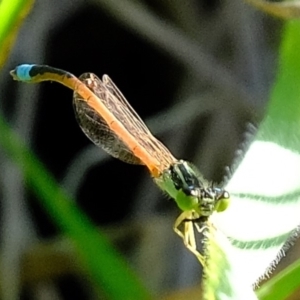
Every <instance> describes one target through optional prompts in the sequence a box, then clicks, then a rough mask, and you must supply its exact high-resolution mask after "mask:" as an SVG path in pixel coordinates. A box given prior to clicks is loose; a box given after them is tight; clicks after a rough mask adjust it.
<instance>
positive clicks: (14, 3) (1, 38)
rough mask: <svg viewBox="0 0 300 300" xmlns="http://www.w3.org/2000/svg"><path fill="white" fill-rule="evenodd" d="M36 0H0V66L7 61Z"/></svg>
mask: <svg viewBox="0 0 300 300" xmlns="http://www.w3.org/2000/svg"><path fill="white" fill-rule="evenodd" d="M33 3H34V0H2V1H0V20H1V21H0V68H1V67H2V66H3V64H4V63H5V61H6V59H7V57H8V54H9V52H10V49H11V47H12V46H13V44H14V42H15V40H16V37H17V34H18V32H19V29H20V27H21V25H22V23H23V21H24V19H25V18H26V16H27V15H28V14H29V12H30V10H31V8H32V6H33Z"/></svg>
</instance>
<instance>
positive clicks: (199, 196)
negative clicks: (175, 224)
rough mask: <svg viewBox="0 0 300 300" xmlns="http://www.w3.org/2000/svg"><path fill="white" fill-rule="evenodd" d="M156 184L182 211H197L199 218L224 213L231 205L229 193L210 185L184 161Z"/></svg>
mask: <svg viewBox="0 0 300 300" xmlns="http://www.w3.org/2000/svg"><path fill="white" fill-rule="evenodd" d="M156 183H157V184H158V185H159V186H160V187H161V189H162V190H164V191H165V192H167V193H168V194H169V195H170V196H171V197H172V198H173V199H175V201H176V203H177V205H178V207H179V208H180V209H181V210H182V211H195V212H196V213H197V214H198V215H199V217H200V216H210V215H211V214H212V213H213V212H214V211H215V210H216V211H218V212H220V211H223V210H225V209H226V208H227V206H228V204H229V193H228V192H226V191H225V190H224V189H221V188H217V187H214V186H213V185H212V184H209V183H208V182H207V181H206V180H204V179H202V178H201V176H200V175H198V174H197V171H196V170H195V168H194V167H193V166H192V165H191V164H189V163H188V162H186V161H183V160H180V161H178V162H177V163H175V164H173V165H171V166H170V167H169V169H167V170H165V171H164V172H163V173H162V174H161V176H160V177H159V178H158V179H156Z"/></svg>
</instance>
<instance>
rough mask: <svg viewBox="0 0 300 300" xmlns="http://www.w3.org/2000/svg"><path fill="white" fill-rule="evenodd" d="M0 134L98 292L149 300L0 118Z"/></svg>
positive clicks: (121, 297) (111, 297) (2, 142)
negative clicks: (71, 245)
mask: <svg viewBox="0 0 300 300" xmlns="http://www.w3.org/2000/svg"><path fill="white" fill-rule="evenodd" d="M0 133H1V134H0V146H1V147H2V148H3V149H4V150H5V151H6V153H7V154H8V155H9V156H10V157H11V159H12V160H13V161H14V162H15V163H16V164H17V165H18V167H19V168H20V170H21V172H22V173H23V176H24V178H25V179H26V181H27V182H28V184H29V186H30V187H31V189H32V191H33V192H34V193H35V194H36V195H37V197H38V199H39V200H40V202H41V204H42V205H43V206H44V207H45V209H46V211H47V212H48V213H49V214H50V215H51V217H52V219H53V221H54V222H55V223H56V225H57V226H58V227H59V228H60V229H61V230H62V231H63V232H64V233H65V234H66V235H67V236H69V237H70V238H71V240H72V241H73V242H74V245H75V247H76V249H77V250H78V254H79V256H80V258H81V259H82V261H83V262H84V266H85V269H86V271H87V274H88V275H89V276H90V279H91V280H92V281H93V282H94V283H95V284H96V286H97V289H98V291H99V292H100V290H102V291H104V292H105V293H106V295H107V296H108V298H109V299H116V300H118V299H120V300H121V299H122V300H123V299H128V300H129V299H151V297H150V295H149V293H148V292H147V291H146V289H145V288H144V287H143V285H142V284H141V283H140V281H139V279H138V278H137V276H136V275H135V274H134V272H133V271H132V270H131V269H130V267H129V266H128V265H127V264H126V263H125V261H124V260H123V259H122V258H121V256H120V254H119V253H117V252H116V250H114V248H113V247H112V246H111V245H110V244H109V242H108V241H107V239H106V238H105V236H104V235H103V234H102V233H101V231H100V230H99V229H98V228H97V227H95V226H94V225H93V224H92V223H91V222H90V221H89V219H88V218H87V217H86V216H85V215H84V214H83V213H82V212H81V211H80V210H79V209H78V208H77V206H76V205H75V204H74V201H72V199H70V197H69V196H68V195H67V194H66V192H65V191H64V190H63V189H62V188H61V187H60V186H59V185H58V184H57V182H56V181H55V179H54V178H53V176H51V175H50V174H49V172H48V171H47V170H46V169H45V167H44V166H43V165H42V163H41V162H40V161H38V159H37V158H36V157H35V156H34V155H33V153H32V152H31V151H30V150H29V149H28V148H26V146H25V145H24V144H23V143H22V142H21V140H20V139H19V137H18V136H17V135H16V134H15V133H14V132H13V131H12V130H11V129H10V128H9V126H8V124H7V123H6V122H5V121H4V119H3V117H2V116H1V115H0ZM99 197H103V198H104V197H106V196H104V195H99ZM105 200H107V199H105ZM103 201H104V199H103Z"/></svg>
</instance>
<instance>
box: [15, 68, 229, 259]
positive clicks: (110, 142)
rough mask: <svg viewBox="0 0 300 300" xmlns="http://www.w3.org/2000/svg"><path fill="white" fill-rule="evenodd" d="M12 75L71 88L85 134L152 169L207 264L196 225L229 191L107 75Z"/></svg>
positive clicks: (178, 228)
mask: <svg viewBox="0 0 300 300" xmlns="http://www.w3.org/2000/svg"><path fill="white" fill-rule="evenodd" d="M10 74H11V75H12V77H13V79H15V80H19V81H24V82H28V83H38V82H41V81H56V82H58V83H61V84H63V85H65V86H67V87H68V88H70V89H72V90H73V91H74V95H73V105H74V110H75V115H76V119H77V121H78V123H79V125H80V127H81V129H82V130H83V132H84V133H85V134H86V135H87V137H88V138H89V139H90V140H91V141H92V142H94V143H95V144H96V145H97V146H100V147H102V148H103V149H104V150H105V151H106V152H108V153H109V154H110V155H112V156H113V157H116V158H118V159H120V160H122V161H124V162H127V163H132V164H140V165H145V166H146V167H147V168H148V170H149V172H150V174H151V176H152V177H153V179H154V181H155V183H156V184H157V185H158V186H159V187H160V188H161V189H162V190H163V191H164V192H166V193H167V194H168V195H169V196H170V197H171V198H173V199H174V200H175V201H176V203H177V205H178V207H179V208H180V210H181V211H182V213H181V214H180V216H179V217H178V218H177V219H176V221H175V224H174V227H173V229H174V231H175V232H176V233H177V234H178V235H179V236H180V237H181V238H182V239H183V241H184V244H185V246H186V247H187V248H188V249H189V250H190V251H191V252H192V253H193V254H195V255H196V257H197V258H198V260H199V261H200V262H201V263H202V265H204V264H205V258H204V256H203V255H202V254H201V253H200V252H199V251H198V250H197V245H196V241H195V235H194V227H193V226H194V225H195V226H196V228H197V230H198V231H201V230H202V228H203V226H204V224H205V223H206V222H207V221H208V218H209V216H210V215H211V214H212V213H213V212H214V211H217V212H221V211H223V210H225V209H226V208H227V206H228V205H229V200H230V197H229V193H228V192H227V191H226V190H224V189H222V188H218V187H215V186H213V185H212V184H211V183H208V182H207V181H206V180H205V179H204V178H203V176H202V175H201V174H200V173H199V172H198V171H197V170H196V168H195V167H194V166H193V165H192V164H190V163H188V162H186V161H184V160H179V159H176V158H175V157H174V156H173V155H172V154H171V152H170V151H169V150H168V149H167V148H166V147H165V146H164V145H163V144H162V143H161V142H160V141H159V140H158V139H156V138H155V137H154V136H153V135H152V133H151V132H150V130H149V129H148V128H147V126H146V125H145V123H144V122H143V121H142V120H141V118H140V117H139V116H138V115H137V113H136V112H135V111H134V109H133V108H132V107H131V106H130V104H129V103H128V102H127V100H126V99H125V97H124V96H123V94H122V93H121V92H120V90H119V89H118V88H117V87H116V85H115V84H114V83H113V81H112V80H111V79H110V78H109V77H108V76H107V75H104V76H103V77H102V80H101V79H99V78H98V77H97V76H96V75H95V74H93V73H84V74H83V75H81V76H80V77H79V78H77V77H75V76H74V75H73V74H71V73H69V72H67V71H63V70H60V69H56V68H52V67H49V66H46V65H27V64H23V65H19V66H17V67H16V68H15V69H14V70H12V71H11V73H10Z"/></svg>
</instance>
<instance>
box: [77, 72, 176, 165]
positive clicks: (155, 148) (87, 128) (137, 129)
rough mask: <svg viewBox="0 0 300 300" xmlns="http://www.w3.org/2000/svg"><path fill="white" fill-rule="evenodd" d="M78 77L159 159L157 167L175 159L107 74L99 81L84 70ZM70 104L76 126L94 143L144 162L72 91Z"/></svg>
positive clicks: (123, 157)
mask: <svg viewBox="0 0 300 300" xmlns="http://www.w3.org/2000/svg"><path fill="white" fill-rule="evenodd" d="M79 79H80V80H81V81H82V82H83V83H85V84H86V86H87V87H89V89H90V90H91V91H92V92H93V93H94V94H96V95H97V96H98V98H99V99H100V100H101V101H102V102H103V103H104V104H105V106H106V107H107V108H108V110H109V111H111V112H112V113H113V114H114V116H115V117H116V119H117V120H118V121H119V122H121V123H122V124H123V126H124V127H125V128H126V130H127V131H128V132H129V133H130V134H131V135H132V136H133V137H134V138H135V140H136V141H137V142H138V144H139V146H140V147H143V148H144V149H145V150H146V151H147V152H148V153H149V154H150V155H151V156H152V157H153V158H154V159H155V160H156V161H158V162H159V163H160V165H159V166H157V167H158V169H160V170H164V169H166V168H168V167H169V166H170V164H171V163H173V162H175V161H176V159H175V158H174V157H173V156H172V154H171V153H170V151H169V150H168V149H167V148H166V147H165V146H164V145H163V144H162V143H161V142H160V141H158V140H157V139H156V138H155V137H154V136H153V135H152V134H151V132H150V131H149V129H148V128H147V126H146V125H145V123H144V122H143V121H142V120H141V118H140V117H139V116H138V115H137V113H136V112H135V111H134V110H133V108H132V107H131V106H130V104H129V103H128V102H127V100H126V99H125V97H124V96H123V95H122V93H121V92H120V91H119V89H118V88H117V87H116V86H115V84H114V83H113V82H112V80H111V79H110V78H109V77H108V76H107V75H104V76H103V79H102V81H101V80H100V79H99V78H98V77H97V76H96V75H95V74H93V73H85V74H83V75H81V76H80V77H79ZM73 105H74V109H75V114H76V118H77V120H78V123H79V125H80V127H81V128H82V130H83V131H84V133H85V134H86V135H87V136H88V137H89V138H90V139H91V140H92V141H93V142H94V143H95V144H96V145H98V146H101V147H102V148H103V149H104V150H105V151H106V152H108V153H109V154H110V155H112V156H114V157H116V158H119V159H121V160H123V161H125V162H127V163H134V164H144V163H143V162H142V161H140V160H139V158H137V157H136V156H135V155H134V153H133V151H132V149H129V148H128V146H127V145H126V141H124V140H123V139H122V136H119V135H118V133H117V132H113V131H112V130H111V129H110V127H109V126H108V125H107V123H106V122H105V120H104V119H103V118H102V117H101V116H100V115H99V113H97V112H96V111H95V110H94V109H93V108H91V107H90V106H89V105H88V104H87V102H86V100H85V99H82V97H81V96H80V95H78V94H77V93H74V97H73Z"/></svg>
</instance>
